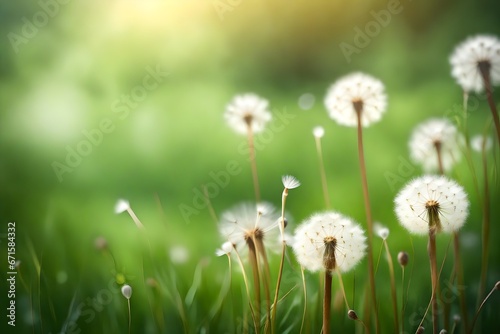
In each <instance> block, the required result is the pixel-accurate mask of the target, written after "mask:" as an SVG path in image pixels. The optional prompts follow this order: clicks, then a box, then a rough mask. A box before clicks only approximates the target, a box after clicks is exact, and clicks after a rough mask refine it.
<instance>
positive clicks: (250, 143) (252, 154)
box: [247, 126, 260, 203]
mask: <svg viewBox="0 0 500 334" xmlns="http://www.w3.org/2000/svg"><path fill="white" fill-rule="evenodd" d="M247 137H248V150H249V154H250V165H251V167H252V179H253V188H254V191H255V200H256V202H257V203H259V202H260V187H259V177H258V175H257V162H256V160H255V145H254V142H253V131H252V127H251V126H248V132H247Z"/></svg>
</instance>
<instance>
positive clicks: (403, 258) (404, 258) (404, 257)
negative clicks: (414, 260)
mask: <svg viewBox="0 0 500 334" xmlns="http://www.w3.org/2000/svg"><path fill="white" fill-rule="evenodd" d="M398 262H399V264H400V265H401V267H406V265H407V264H408V253H407V252H399V253H398Z"/></svg>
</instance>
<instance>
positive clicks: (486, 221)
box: [477, 137, 490, 304]
mask: <svg viewBox="0 0 500 334" xmlns="http://www.w3.org/2000/svg"><path fill="white" fill-rule="evenodd" d="M481 155H482V163H483V179H484V180H483V182H484V189H483V191H484V195H483V200H482V202H483V231H482V232H483V233H482V257H481V279H480V283H479V292H478V295H477V296H478V301H477V303H478V304H479V302H480V300H481V297H482V296H483V294H484V290H485V289H486V276H487V273H488V255H489V244H490V239H489V235H490V190H489V184H488V183H489V181H488V161H487V158H486V157H487V154H486V137H483V145H482V147H481Z"/></svg>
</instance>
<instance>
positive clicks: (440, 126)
mask: <svg viewBox="0 0 500 334" xmlns="http://www.w3.org/2000/svg"><path fill="white" fill-rule="evenodd" d="M462 142H463V137H462V136H461V135H460V134H459V133H458V130H457V128H456V126H455V125H453V124H452V123H451V122H450V121H449V120H448V119H446V118H432V119H429V120H427V121H425V122H423V123H421V124H419V125H418V126H417V127H416V128H415V129H414V130H413V133H412V135H411V138H410V141H409V143H408V144H409V149H410V158H411V160H412V161H413V162H414V163H417V164H420V165H422V167H423V169H424V171H425V172H426V173H432V172H436V171H437V170H438V168H439V163H438V155H437V146H438V148H439V150H440V152H441V161H442V164H443V169H444V171H449V170H450V169H451V167H452V166H453V165H454V164H455V163H456V162H457V161H459V160H460V157H461V151H460V144H461V143H462ZM436 145H437V146H436Z"/></svg>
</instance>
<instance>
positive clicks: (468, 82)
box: [450, 35, 500, 93]
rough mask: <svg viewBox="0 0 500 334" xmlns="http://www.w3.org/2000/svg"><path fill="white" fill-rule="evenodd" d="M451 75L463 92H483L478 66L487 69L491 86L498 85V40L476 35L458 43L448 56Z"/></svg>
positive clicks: (499, 52)
mask: <svg viewBox="0 0 500 334" xmlns="http://www.w3.org/2000/svg"><path fill="white" fill-rule="evenodd" d="M450 64H451V75H452V77H453V78H455V80H456V81H457V83H458V84H459V85H460V86H461V87H462V89H463V90H464V91H465V92H471V91H474V92H476V93H480V92H482V91H483V90H484V83H483V78H482V76H481V72H480V69H479V66H481V64H483V65H486V67H487V68H489V73H490V79H491V82H492V85H498V84H500V39H498V38H497V37H496V36H491V35H477V36H474V37H469V38H467V39H466V40H465V41H464V42H462V43H460V44H459V45H458V46H457V47H456V48H455V50H454V51H453V53H452V54H451V56H450Z"/></svg>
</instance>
